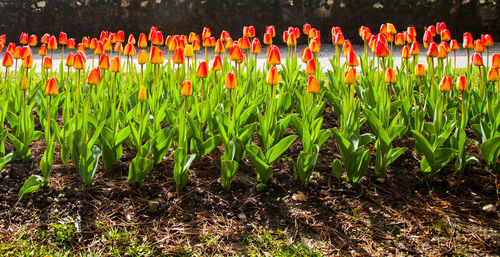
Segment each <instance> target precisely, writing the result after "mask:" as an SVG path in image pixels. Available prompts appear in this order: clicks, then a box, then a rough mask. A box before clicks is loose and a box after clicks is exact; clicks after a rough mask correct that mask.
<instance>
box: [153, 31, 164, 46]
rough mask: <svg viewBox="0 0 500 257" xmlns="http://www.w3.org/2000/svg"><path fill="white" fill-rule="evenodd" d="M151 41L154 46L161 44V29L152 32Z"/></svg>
mask: <svg viewBox="0 0 500 257" xmlns="http://www.w3.org/2000/svg"><path fill="white" fill-rule="evenodd" d="M151 43H152V44H153V45H155V46H161V45H163V33H162V32H161V31H156V33H154V36H153V38H152V40H151Z"/></svg>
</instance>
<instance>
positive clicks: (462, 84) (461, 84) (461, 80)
mask: <svg viewBox="0 0 500 257" xmlns="http://www.w3.org/2000/svg"><path fill="white" fill-rule="evenodd" d="M467 88H468V85H467V79H466V78H465V76H459V77H458V78H457V90H458V91H466V90H467Z"/></svg>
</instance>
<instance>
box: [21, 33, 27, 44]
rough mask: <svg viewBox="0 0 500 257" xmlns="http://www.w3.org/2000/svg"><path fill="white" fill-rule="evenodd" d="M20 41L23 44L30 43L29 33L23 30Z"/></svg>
mask: <svg viewBox="0 0 500 257" xmlns="http://www.w3.org/2000/svg"><path fill="white" fill-rule="evenodd" d="M19 43H20V44H21V45H26V44H27V43H28V34H27V33H24V32H21V35H20V36H19Z"/></svg>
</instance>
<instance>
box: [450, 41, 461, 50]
mask: <svg viewBox="0 0 500 257" xmlns="http://www.w3.org/2000/svg"><path fill="white" fill-rule="evenodd" d="M450 44H451V45H450V48H451V50H453V51H456V50H458V49H460V45H459V44H458V41H457V40H456V39H452V40H451V42H450Z"/></svg>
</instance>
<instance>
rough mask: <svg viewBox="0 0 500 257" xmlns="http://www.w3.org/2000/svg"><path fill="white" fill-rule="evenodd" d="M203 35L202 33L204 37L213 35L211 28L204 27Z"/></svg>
mask: <svg viewBox="0 0 500 257" xmlns="http://www.w3.org/2000/svg"><path fill="white" fill-rule="evenodd" d="M201 35H202V38H206V37H211V36H212V32H210V28H207V27H204V28H203V32H202V33H201Z"/></svg>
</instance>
